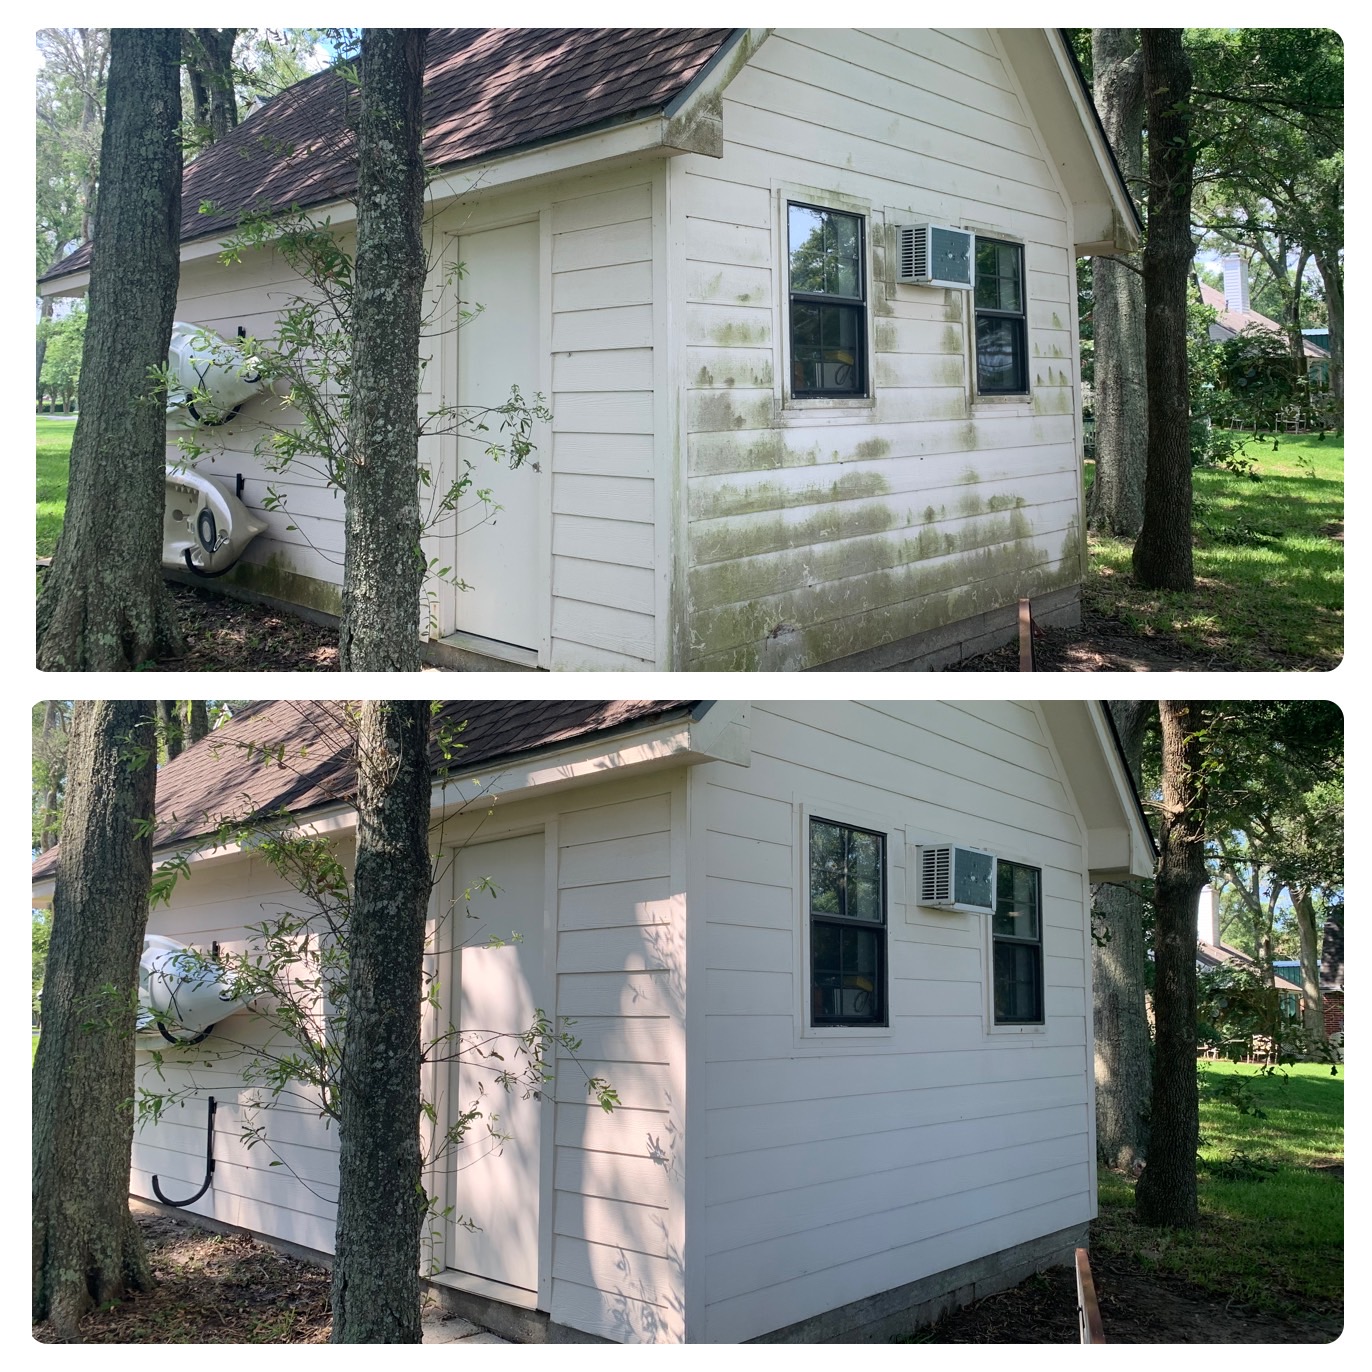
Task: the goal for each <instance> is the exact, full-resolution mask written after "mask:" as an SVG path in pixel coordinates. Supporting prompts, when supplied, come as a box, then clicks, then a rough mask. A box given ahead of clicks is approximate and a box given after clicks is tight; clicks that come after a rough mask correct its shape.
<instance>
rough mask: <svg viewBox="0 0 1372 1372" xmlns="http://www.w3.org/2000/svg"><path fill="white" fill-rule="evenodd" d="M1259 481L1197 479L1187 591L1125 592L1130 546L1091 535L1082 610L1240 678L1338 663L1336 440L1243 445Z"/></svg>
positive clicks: (1339, 472) (1304, 438)
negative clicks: (1172, 643)
mask: <svg viewBox="0 0 1372 1372" xmlns="http://www.w3.org/2000/svg"><path fill="white" fill-rule="evenodd" d="M1246 451H1247V453H1248V455H1249V456H1250V457H1254V458H1256V459H1257V464H1258V467H1257V470H1258V473H1259V475H1260V476H1261V478H1262V480H1261V481H1249V480H1246V479H1245V478H1243V477H1236V476H1231V475H1229V474H1228V473H1227V472H1217V471H1207V470H1203V469H1200V470H1197V471H1196V473H1195V526H1194V527H1195V553H1194V559H1195V572H1196V589H1195V591H1194V592H1191V593H1185V594H1183V593H1180V592H1175V591H1145V590H1142V589H1141V588H1139V587H1137V586H1135V585H1134V583H1133V578H1132V575H1131V569H1130V556H1131V553H1132V551H1133V544H1132V543H1131V542H1130V541H1129V540H1127V539H1120V538H1111V537H1109V536H1108V535H1106V536H1100V535H1096V534H1092V535H1091V568H1090V571H1089V573H1088V574H1087V579H1086V587H1085V593H1086V601H1087V604H1088V606H1089V607H1090V608H1092V609H1094V610H1095V611H1096V612H1097V613H1100V614H1104V615H1109V616H1111V617H1113V618H1116V619H1120V620H1123V621H1124V623H1125V624H1127V625H1128V626H1129V627H1130V628H1131V629H1133V630H1135V631H1147V632H1152V633H1157V634H1163V635H1168V636H1171V637H1175V638H1177V639H1180V640H1181V641H1182V642H1183V643H1185V644H1186V645H1187V646H1188V647H1190V648H1193V649H1195V650H1197V651H1201V652H1210V653H1214V654H1216V655H1217V656H1219V657H1220V658H1222V659H1223V661H1224V663H1225V664H1226V665H1227V666H1229V667H1231V668H1234V669H1240V670H1258V671H1272V670H1287V671H1290V670H1307V671H1323V670H1327V669H1329V668H1332V667H1335V666H1337V665H1338V663H1339V661H1340V659H1341V658H1342V656H1343V441H1342V439H1339V438H1335V437H1332V436H1331V437H1328V438H1325V439H1324V441H1323V442H1321V441H1320V440H1319V439H1317V438H1315V437H1313V436H1311V435H1305V434H1302V435H1300V436H1298V437H1283V438H1282V440H1281V445H1280V447H1279V448H1278V450H1277V451H1276V452H1273V451H1272V444H1271V441H1270V440H1267V441H1265V442H1260V443H1259V442H1252V441H1250V442H1249V443H1248V444H1247V448H1246Z"/></svg>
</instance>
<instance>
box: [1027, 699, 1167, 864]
mask: <svg viewBox="0 0 1372 1372" xmlns="http://www.w3.org/2000/svg"><path fill="white" fill-rule="evenodd" d="M1041 708H1042V710H1043V716H1044V719H1045V721H1046V722H1047V724H1048V728H1049V732H1050V733H1051V735H1052V739H1053V747H1054V749H1055V751H1056V752H1057V755H1058V757H1059V759H1061V762H1062V766H1063V769H1064V771H1065V772H1066V774H1067V782H1068V784H1069V785H1070V786H1071V788H1072V793H1073V796H1074V798H1075V800H1076V803H1077V809H1078V812H1079V813H1080V814H1081V816H1082V821H1083V824H1084V825H1085V829H1086V860H1087V867H1088V874H1089V877H1090V880H1091V881H1092V882H1093V883H1098V882H1103V881H1128V880H1130V879H1132V878H1134V877H1150V876H1152V875H1153V863H1154V850H1153V840H1152V836H1151V835H1150V834H1149V832H1148V830H1147V828H1146V826H1145V825H1144V822H1143V817H1142V816H1141V815H1140V814H1139V809H1138V805H1137V804H1136V802H1135V797H1134V784H1133V781H1132V780H1131V779H1130V776H1129V773H1128V771H1127V769H1126V768H1125V765H1124V761H1123V759H1122V758H1121V757H1120V755H1119V749H1118V748H1117V747H1116V746H1115V739H1114V734H1113V732H1112V731H1111V729H1110V724H1109V721H1108V720H1107V719H1106V718H1105V713H1104V712H1105V706H1104V705H1102V704H1101V703H1100V702H1099V701H1093V700H1086V701H1068V700H1058V701H1044V702H1043V704H1042V707H1041Z"/></svg>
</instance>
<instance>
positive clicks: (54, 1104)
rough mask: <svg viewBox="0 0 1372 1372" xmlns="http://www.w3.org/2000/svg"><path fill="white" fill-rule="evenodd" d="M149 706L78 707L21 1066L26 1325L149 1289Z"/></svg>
mask: <svg viewBox="0 0 1372 1372" xmlns="http://www.w3.org/2000/svg"><path fill="white" fill-rule="evenodd" d="M156 760H157V749H156V745H155V739H154V732H153V725H152V702H151V701H147V700H129V701H115V702H102V701H96V702H88V701H79V702H77V705H76V714H75V722H74V727H73V731H72V741H71V749H70V754H69V776H70V781H69V785H68V793H67V806H66V816H65V818H64V820H63V823H62V848H61V858H60V861H59V865H58V868H57V883H56V891H55V893H54V896H53V924H52V946H51V949H50V951H49V953H48V965H47V975H46V979H45V982H44V992H45V994H44V997H43V1033H42V1037H41V1038H40V1040H39V1044H38V1054H37V1057H36V1059H35V1061H34V1066H33V1318H34V1319H35V1320H42V1319H51V1320H52V1322H53V1324H54V1325H55V1327H56V1330H57V1334H58V1337H59V1338H60V1339H62V1340H64V1341H68V1342H70V1341H75V1340H77V1339H78V1338H79V1331H78V1327H77V1326H78V1323H79V1321H80V1319H81V1316H82V1315H83V1314H84V1313H85V1312H86V1311H87V1310H90V1309H92V1308H94V1307H95V1306H97V1305H100V1304H103V1303H104V1302H105V1301H108V1300H113V1299H115V1298H116V1297H119V1296H122V1295H124V1294H125V1293H126V1292H128V1291H131V1290H143V1289H146V1288H147V1287H149V1286H150V1285H151V1284H152V1277H151V1273H150V1271H149V1268H148V1264H147V1260H146V1258H145V1256H144V1253H143V1244H142V1239H141V1238H140V1236H139V1233H138V1230H137V1228H136V1226H135V1225H134V1222H133V1218H132V1217H131V1216H130V1214H129V1207H128V1199H127V1198H128V1190H129V1157H130V1150H131V1148H132V1144H133V1109H132V1104H131V1102H132V1099H133V1089H134V1078H133V1057H134V1053H133V1041H134V1006H135V999H136V997H135V988H136V986H137V981H138V959H139V956H140V954H141V953H142V951H143V931H144V928H145V926H146V924H147V913H148V891H149V887H150V883H151V877H152V837H151V833H150V832H147V833H142V834H140V833H139V831H138V828H137V826H138V824H139V822H140V821H144V820H147V819H149V818H150V817H151V815H152V813H153V793H154V789H155V786H156Z"/></svg>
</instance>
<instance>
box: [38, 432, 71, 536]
mask: <svg viewBox="0 0 1372 1372" xmlns="http://www.w3.org/2000/svg"><path fill="white" fill-rule="evenodd" d="M75 430H76V425H75V423H73V421H72V420H70V419H45V418H43V417H42V416H41V415H40V416H39V419H38V556H39V557H51V556H52V552H53V549H54V548H56V547H57V535H58V534H60V533H61V532H62V518H63V516H64V515H65V514H66V512H67V463H68V461H69V459H70V457H71V436H72V434H73V433H74V432H75Z"/></svg>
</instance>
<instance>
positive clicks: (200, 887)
mask: <svg viewBox="0 0 1372 1372" xmlns="http://www.w3.org/2000/svg"><path fill="white" fill-rule="evenodd" d="M299 901H300V897H299V896H298V895H297V894H296V893H295V892H294V891H291V890H290V889H289V888H287V887H286V885H285V883H284V882H282V880H281V879H280V878H279V877H278V876H277V875H276V874H275V873H274V872H273V871H272V870H271V869H270V868H269V867H268V866H267V865H266V864H265V863H262V862H260V861H257V860H228V861H225V862H224V863H222V864H215V865H209V866H204V867H201V866H199V865H193V866H192V868H191V870H190V874H189V875H188V876H183V877H182V878H181V879H180V880H179V881H178V883H177V886H176V890H175V893H174V895H173V897H172V901H171V904H170V906H169V907H159V908H158V909H157V910H155V911H154V912H153V913H152V915H151V916H150V917H149V920H148V932H149V933H150V934H164V935H166V936H168V937H170V938H174V939H176V940H177V941H178V942H180V943H184V944H186V945H188V946H190V947H192V948H194V949H196V950H197V951H199V952H201V953H204V954H206V955H208V954H209V953H210V951H211V948H212V945H213V944H214V943H216V942H218V943H219V945H220V947H221V949H222V950H223V951H224V952H226V953H237V952H242V951H244V950H245V949H246V948H247V947H248V945H249V943H250V941H252V935H251V934H250V926H252V925H254V924H258V923H260V922H262V921H264V920H267V919H270V918H272V917H273V915H274V914H275V913H276V912H279V911H280V909H281V908H282V907H283V906H284V907H287V908H293V909H299V908H300V904H299ZM291 1048H292V1044H291V1042H290V1041H289V1040H284V1039H280V1038H277V1039H275V1040H274V1039H273V1035H272V1031H271V1027H270V1024H269V1021H268V1020H267V1019H265V1018H263V1017H261V1016H255V1015H253V1014H252V1013H250V1012H239V1013H237V1014H233V1015H230V1016H229V1017H227V1018H226V1019H224V1020H222V1021H220V1023H219V1024H218V1025H217V1026H216V1027H215V1029H214V1031H213V1032H212V1033H211V1034H210V1036H209V1037H208V1038H206V1039H205V1040H203V1041H202V1042H201V1043H199V1044H196V1045H195V1046H193V1047H189V1048H187V1049H177V1048H175V1047H173V1046H172V1045H171V1044H168V1043H167V1042H166V1041H165V1040H164V1039H163V1038H162V1037H161V1036H160V1035H158V1034H156V1033H154V1034H151V1035H149V1034H140V1035H139V1036H138V1054H137V1072H138V1082H139V1085H140V1087H141V1088H142V1089H144V1090H147V1091H153V1092H158V1093H175V1095H176V1096H177V1097H178V1099H175V1100H173V1101H172V1102H171V1103H170V1104H168V1106H167V1108H166V1110H165V1111H164V1113H163V1115H162V1117H161V1119H160V1120H159V1121H158V1122H157V1123H155V1124H146V1125H144V1126H142V1127H141V1128H139V1129H138V1130H137V1131H136V1132H135V1135H134V1144H133V1168H132V1175H131V1179H130V1190H131V1191H132V1193H133V1194H134V1195H136V1196H141V1197H144V1198H146V1199H148V1200H155V1199H156V1196H155V1193H154V1192H153V1189H152V1176H153V1175H154V1174H155V1175H156V1176H157V1178H158V1183H159V1185H160V1186H161V1188H162V1190H163V1192H164V1193H165V1194H166V1195H167V1196H168V1197H170V1198H171V1199H172V1200H182V1199H184V1198H186V1197H188V1196H190V1195H191V1194H192V1193H193V1192H195V1191H196V1190H197V1189H198V1188H199V1186H200V1184H201V1182H202V1181H203V1180H204V1176H205V1139H206V1117H207V1111H208V1098H209V1097H210V1096H213V1097H214V1098H215V1100H216V1102H217V1116H216V1120H215V1136H214V1155H215V1172H214V1184H213V1185H212V1186H211V1187H210V1189H209V1190H208V1191H207V1192H206V1193H205V1195H204V1196H203V1197H202V1198H201V1199H200V1200H198V1201H197V1202H196V1203H195V1204H194V1205H192V1206H190V1207H188V1208H189V1210H190V1211H191V1213H194V1214H199V1215H207V1216H210V1217H211V1218H213V1219H216V1220H220V1221H223V1222H224V1223H226V1224H234V1225H239V1226H241V1227H242V1228H244V1229H251V1230H254V1231H255V1232H257V1233H260V1234H266V1235H270V1236H271V1237H274V1238H279V1239H286V1240H289V1241H290V1242H292V1243H298V1244H303V1245H304V1246H306V1247H308V1248H314V1249H318V1250H320V1251H323V1252H332V1251H333V1241H334V1214H335V1206H336V1202H337V1198H338V1151H337V1150H338V1134H337V1131H336V1130H335V1129H333V1128H329V1127H326V1124H325V1121H324V1120H323V1119H321V1118H320V1114H319V1109H318V1107H317V1106H315V1105H312V1104H311V1101H310V1100H309V1099H308V1098H304V1097H301V1096H297V1095H294V1094H292V1093H290V1092H288V1093H286V1094H284V1095H283V1096H282V1097H280V1098H279V1099H278V1100H277V1101H276V1102H275V1103H274V1104H271V1106H270V1108H267V1109H259V1110H256V1111H254V1110H253V1109H252V1108H251V1102H252V1100H253V1098H254V1097H255V1096H258V1095H259V1094H260V1095H262V1096H263V1097H264V1098H265V1097H266V1093H265V1092H261V1091H258V1090H256V1089H254V1088H251V1087H249V1086H247V1085H245V1083H244V1081H243V1071H244V1069H245V1068H246V1067H247V1066H248V1065H249V1063H250V1062H252V1061H253V1059H254V1058H258V1057H261V1055H263V1054H264V1053H271V1052H272V1051H273V1049H275V1051H276V1052H278V1053H280V1052H288V1051H290V1050H291ZM185 1093H189V1094H185ZM245 1125H260V1126H262V1133H263V1141H262V1142H259V1143H256V1144H254V1145H253V1146H251V1147H249V1146H248V1144H247V1143H246V1142H245V1140H244V1138H243V1130H244V1127H245Z"/></svg>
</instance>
